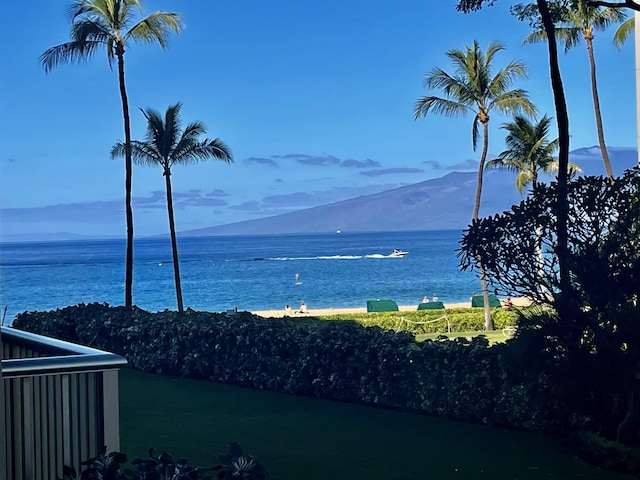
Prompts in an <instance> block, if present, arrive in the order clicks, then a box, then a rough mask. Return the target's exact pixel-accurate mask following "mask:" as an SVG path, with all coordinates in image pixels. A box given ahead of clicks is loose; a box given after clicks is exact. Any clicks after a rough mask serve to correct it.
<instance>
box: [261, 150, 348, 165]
mask: <svg viewBox="0 0 640 480" xmlns="http://www.w3.org/2000/svg"><path fill="white" fill-rule="evenodd" d="M273 158H282V159H286V160H294V161H295V162H297V163H299V164H300V165H307V166H320V167H325V166H330V165H339V164H340V159H339V158H337V157H334V156H333V155H305V154H303V153H288V154H286V155H274V156H273Z"/></svg>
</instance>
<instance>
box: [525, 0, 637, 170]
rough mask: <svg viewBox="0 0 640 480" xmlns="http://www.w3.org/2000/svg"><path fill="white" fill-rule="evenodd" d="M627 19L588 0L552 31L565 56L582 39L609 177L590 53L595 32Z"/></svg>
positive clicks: (532, 37) (538, 36) (533, 38)
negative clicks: (587, 57)
mask: <svg viewBox="0 0 640 480" xmlns="http://www.w3.org/2000/svg"><path fill="white" fill-rule="evenodd" d="M625 18H626V14H625V13H624V12H623V11H622V10H619V9H615V8H600V7H592V6H589V5H588V2H587V0H580V1H578V2H577V3H576V7H575V8H568V9H566V11H565V16H564V21H563V22H562V24H561V25H560V26H557V27H556V29H555V35H556V38H558V39H559V40H560V41H561V42H564V51H565V53H566V52H567V51H568V50H569V49H571V47H574V46H576V45H578V44H579V43H580V39H581V38H584V41H585V44H586V46H587V53H588V55H589V66H590V73H591V95H592V97H593V109H594V112H595V117H596V130H597V133H598V143H599V144H600V152H601V154H602V160H603V162H604V168H605V170H606V171H607V175H608V176H609V177H613V176H614V174H613V168H612V167H611V161H610V160H609V153H608V152H607V145H606V143H605V140H604V129H603V128H602V113H601V111H600V98H599V95H598V83H597V79H596V61H595V56H594V53H593V39H594V38H595V35H594V32H596V31H602V30H605V29H606V28H608V27H609V26H611V25H613V24H616V23H621V22H623V21H624V19H625ZM546 40H547V34H546V32H545V31H544V30H537V31H534V32H532V33H530V34H529V35H528V36H527V37H526V38H525V39H524V42H523V43H525V44H526V43H536V42H540V41H546Z"/></svg>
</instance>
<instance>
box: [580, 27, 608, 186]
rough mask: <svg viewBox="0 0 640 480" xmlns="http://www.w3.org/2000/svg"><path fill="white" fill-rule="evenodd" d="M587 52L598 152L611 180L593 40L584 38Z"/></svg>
mask: <svg viewBox="0 0 640 480" xmlns="http://www.w3.org/2000/svg"><path fill="white" fill-rule="evenodd" d="M585 42H586V44H587V52H589V65H590V66H591V94H592V95H593V109H594V110H595V113H596V129H597V130H598V143H599V144H600V152H601V153H602V160H603V161H604V168H605V170H606V171H607V175H608V176H609V178H613V176H614V175H613V168H611V161H610V160H609V153H608V152H607V145H606V144H605V142H604V130H603V129H602V114H601V112H600V99H599V97H598V84H597V81H596V60H595V58H594V56H593V39H592V38H591V37H588V36H586V37H585Z"/></svg>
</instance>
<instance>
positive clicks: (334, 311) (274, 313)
mask: <svg viewBox="0 0 640 480" xmlns="http://www.w3.org/2000/svg"><path fill="white" fill-rule="evenodd" d="M511 301H512V302H513V304H514V305H515V306H517V307H526V306H528V305H530V304H531V301H530V300H529V299H527V298H512V299H511ZM470 306H471V302H460V303H445V304H444V307H445V308H468V307H470ZM292 308H295V307H292ZM398 309H399V310H400V311H401V312H415V311H416V310H417V309H418V305H417V304H416V305H398ZM251 313H253V314H254V315H259V316H261V317H265V318H273V317H283V316H284V308H282V309H281V310H258V311H252V312H251ZM349 313H367V307H366V305H365V306H363V307H352V308H309V309H308V311H307V313H294V312H292V313H291V316H292V317H314V316H321V315H344V314H349Z"/></svg>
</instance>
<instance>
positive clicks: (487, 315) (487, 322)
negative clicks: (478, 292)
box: [473, 120, 493, 331]
mask: <svg viewBox="0 0 640 480" xmlns="http://www.w3.org/2000/svg"><path fill="white" fill-rule="evenodd" d="M482 135H483V142H482V155H481V156H480V163H479V164H478V180H477V186H476V200H475V203H474V205H473V220H474V221H476V220H478V216H479V214H480V199H481V197H482V180H483V179H484V162H485V161H486V159H487V152H488V150H489V123H488V120H487V121H484V122H482ZM480 282H481V285H482V298H483V300H484V329H485V330H488V331H490V330H493V319H492V318H491V309H490V308H489V290H488V287H487V278H486V274H485V271H484V267H483V266H482V263H481V264H480Z"/></svg>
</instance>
